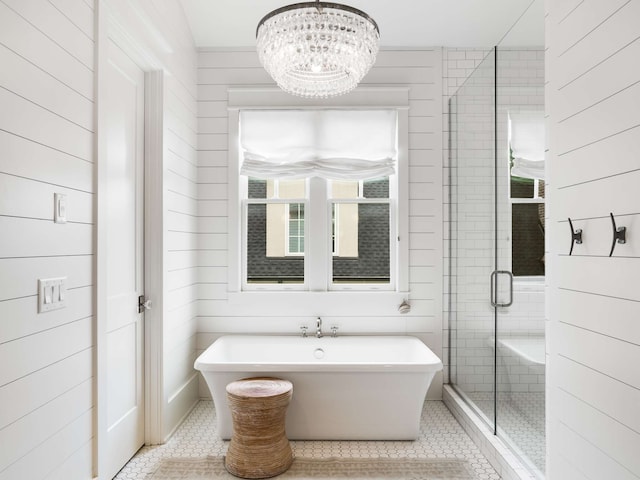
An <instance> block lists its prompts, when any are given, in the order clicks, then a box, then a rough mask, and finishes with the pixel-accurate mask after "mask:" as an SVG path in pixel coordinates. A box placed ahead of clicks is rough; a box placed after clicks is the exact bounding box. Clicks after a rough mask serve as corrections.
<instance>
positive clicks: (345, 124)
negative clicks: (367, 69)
mask: <svg viewBox="0 0 640 480" xmlns="http://www.w3.org/2000/svg"><path fill="white" fill-rule="evenodd" d="M289 113H293V115H289ZM301 113H303V115H302V117H300V114H301ZM243 114H245V112H241V115H240V120H241V121H240V131H241V141H242V147H243V158H242V159H241V165H242V169H241V172H240V177H239V179H240V190H239V191H240V195H241V198H240V200H241V204H242V219H243V221H242V228H241V237H242V246H243V249H242V278H241V281H242V288H243V289H244V290H279V289H280V290H281V289H285V290H313V291H318V290H320V291H322V290H325V291H326V290H344V289H349V290H372V289H373V290H393V289H395V288H396V284H397V279H396V270H397V259H396V252H397V250H398V248H397V245H396V244H397V238H398V234H397V232H398V226H397V219H398V215H397V213H396V206H397V204H398V202H397V192H398V187H397V178H398V176H397V175H396V173H395V168H394V167H395V155H396V154H395V151H396V142H397V140H396V137H397V125H396V113H395V111H389V110H382V111H374V112H368V111H348V112H342V111H337V112H336V111H313V112H308V111H302V112H290V111H278V112H275V113H274V112H271V111H252V112H251V113H250V114H248V115H246V116H243ZM304 114H309V115H304ZM263 117H264V118H263ZM372 118H373V119H372ZM376 119H378V120H379V119H382V120H383V121H382V125H383V126H382V127H380V126H379V125H378V126H376V122H377V121H378V120H376ZM245 120H246V121H245ZM258 120H260V121H258ZM289 121H291V123H287V122H289ZM305 122H306V123H305ZM301 123H302V124H303V128H308V127H309V126H310V127H311V132H306V131H302V132H300V131H298V132H297V133H296V129H297V128H298V127H299V126H300V125H299V124H301ZM378 123H380V122H378ZM274 125H277V126H278V129H279V132H276V133H273V132H272V133H268V132H265V128H266V129H267V130H268V129H269V128H270V127H273V126H274ZM362 125H364V126H365V130H362V129H360V131H359V127H361V126H362ZM376 128H377V129H378V130H376ZM381 129H382V130H381ZM252 132H256V134H255V136H252V135H253V133H252ZM358 133H360V136H361V137H362V136H363V135H364V136H365V137H366V138H358ZM256 137H261V138H260V139H259V140H256ZM334 137H339V142H338V143H340V142H341V143H342V144H343V145H337V146H336V144H335V142H334ZM380 139H382V141H383V142H382V143H385V142H386V144H387V145H386V146H385V147H384V148H385V149H386V150H384V149H383V151H380V149H378V151H376V152H375V153H374V154H372V153H371V151H370V150H371V145H372V144H376V143H377V142H378V141H379V140H380ZM314 142H320V145H313V147H312V150H313V151H311V152H307V151H304V149H306V148H308V147H309V145H311V144H314ZM332 142H333V143H332ZM298 143H299V144H300V145H302V146H303V147H304V148H302V147H299V146H298ZM388 144H390V145H391V146H389V145H388ZM345 147H348V149H345ZM283 152H284V153H283ZM326 152H330V156H329V157H327V155H326ZM367 155H369V156H370V157H373V158H372V159H371V160H369V159H367ZM361 157H364V158H361ZM358 177H360V178H358Z"/></svg>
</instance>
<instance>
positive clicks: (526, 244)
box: [509, 111, 545, 277]
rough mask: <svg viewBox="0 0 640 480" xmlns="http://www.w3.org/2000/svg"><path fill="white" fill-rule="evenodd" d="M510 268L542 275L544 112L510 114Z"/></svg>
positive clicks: (523, 274) (525, 274) (519, 274)
mask: <svg viewBox="0 0 640 480" xmlns="http://www.w3.org/2000/svg"><path fill="white" fill-rule="evenodd" d="M509 144H510V155H509V163H510V165H509V167H510V168H509V171H510V172H511V174H510V183H509V186H510V188H509V191H510V195H509V196H510V202H511V239H512V240H511V271H512V272H513V275H514V276H516V277H536V276H543V275H544V274H545V258H544V236H545V228H544V219H545V212H544V208H545V204H544V202H545V199H544V187H545V185H544V180H543V178H544V145H545V141H544V112H542V111H528V112H525V111H522V112H510V113H509Z"/></svg>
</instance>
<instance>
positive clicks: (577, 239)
mask: <svg viewBox="0 0 640 480" xmlns="http://www.w3.org/2000/svg"><path fill="white" fill-rule="evenodd" d="M568 220H569V228H570V229H571V248H570V249H569V255H571V254H572V253H573V246H574V245H575V244H576V243H577V244H578V245H580V244H582V229H581V228H578V229H577V230H576V231H575V232H574V231H573V223H571V218H569V219H568Z"/></svg>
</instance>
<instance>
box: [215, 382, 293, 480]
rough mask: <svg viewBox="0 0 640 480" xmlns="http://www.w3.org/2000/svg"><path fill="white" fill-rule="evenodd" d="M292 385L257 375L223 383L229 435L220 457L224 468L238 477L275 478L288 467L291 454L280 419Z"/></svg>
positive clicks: (284, 410)
mask: <svg viewBox="0 0 640 480" xmlns="http://www.w3.org/2000/svg"><path fill="white" fill-rule="evenodd" d="M292 392H293V385H292V384H291V382H289V381H287V380H281V379H279V378H269V377H259V378H245V379H243V380H237V381H235V382H231V383H230V384H229V385H227V402H228V403H229V408H230V410H231V419H232V421H233V435H232V437H231V442H230V443H229V449H228V450H227V456H226V457H225V460H224V466H225V467H226V469H227V471H228V472H229V473H231V474H233V475H235V476H236V477H241V478H269V477H275V476H276V475H279V474H281V473H283V472H285V471H287V470H288V469H289V467H290V466H291V463H292V462H293V453H292V452H291V446H290V445H289V440H288V439H287V436H286V435H285V430H284V420H285V415H286V413H287V406H288V405H289V400H290V399H291V395H292Z"/></svg>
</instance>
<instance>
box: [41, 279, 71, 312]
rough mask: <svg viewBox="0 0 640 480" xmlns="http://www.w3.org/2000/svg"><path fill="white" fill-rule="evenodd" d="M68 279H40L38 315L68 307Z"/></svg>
mask: <svg viewBox="0 0 640 480" xmlns="http://www.w3.org/2000/svg"><path fill="white" fill-rule="evenodd" d="M66 298H67V277H57V278H41V279H38V313H44V312H49V311H51V310H58V309H60V308H65V307H66V306H67V301H66Z"/></svg>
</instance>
